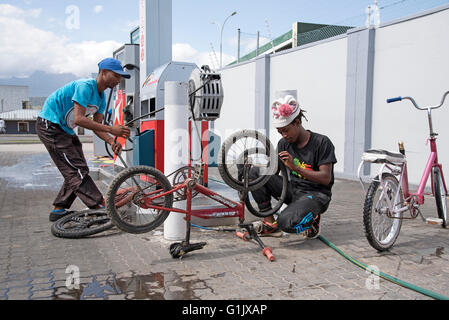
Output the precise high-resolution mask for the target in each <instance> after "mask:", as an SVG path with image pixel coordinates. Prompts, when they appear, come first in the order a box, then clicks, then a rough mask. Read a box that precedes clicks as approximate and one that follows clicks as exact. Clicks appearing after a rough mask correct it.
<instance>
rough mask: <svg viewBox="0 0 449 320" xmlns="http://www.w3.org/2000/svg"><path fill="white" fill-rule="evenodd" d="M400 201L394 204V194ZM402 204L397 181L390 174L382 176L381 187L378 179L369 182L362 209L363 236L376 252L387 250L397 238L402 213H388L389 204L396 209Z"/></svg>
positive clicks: (402, 200) (402, 198)
mask: <svg viewBox="0 0 449 320" xmlns="http://www.w3.org/2000/svg"><path fill="white" fill-rule="evenodd" d="M398 190H399V192H400V199H399V200H398V201H399V202H398V203H395V196H396V193H397V192H398ZM402 203H404V197H403V195H402V191H401V190H400V186H399V183H398V180H397V179H396V178H395V176H394V175H392V174H390V173H384V174H382V185H380V182H379V177H376V178H375V179H374V180H373V182H371V184H370V186H369V188H368V191H367V193H366V197H365V204H364V207H363V224H364V227H365V235H366V238H367V239H368V242H369V243H370V245H371V246H372V247H373V248H374V249H376V250H378V251H386V250H389V249H390V248H391V247H392V246H393V244H394V243H395V241H396V239H397V238H398V236H399V232H400V231H401V225H402V212H400V213H393V212H390V209H389V204H391V206H392V208H395V209H397V208H398V207H400V206H402Z"/></svg>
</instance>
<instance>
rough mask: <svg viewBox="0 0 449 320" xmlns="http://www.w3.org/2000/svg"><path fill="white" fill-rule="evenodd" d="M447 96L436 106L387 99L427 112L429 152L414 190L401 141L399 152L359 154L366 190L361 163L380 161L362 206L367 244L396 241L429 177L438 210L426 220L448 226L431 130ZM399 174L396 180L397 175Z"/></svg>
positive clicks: (382, 247) (414, 211)
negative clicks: (436, 112)
mask: <svg viewBox="0 0 449 320" xmlns="http://www.w3.org/2000/svg"><path fill="white" fill-rule="evenodd" d="M447 95H449V91H448V92H445V93H444V95H443V98H442V99H441V103H440V104H439V105H437V106H428V107H424V108H421V107H419V105H418V104H417V103H416V101H415V100H414V99H413V98H412V97H397V98H391V99H388V100H387V103H393V102H399V101H402V100H409V101H411V102H412V104H413V105H414V106H415V108H416V109H418V110H424V111H427V116H428V122H429V130H430V134H429V141H430V155H429V158H428V161H427V164H426V166H425V170H424V173H423V175H422V177H421V181H420V183H419V187H418V189H417V191H416V192H414V193H413V192H411V191H410V188H409V182H408V174H407V159H406V155H405V148H404V144H403V142H399V153H394V152H389V151H386V150H368V151H366V152H365V153H363V155H362V161H361V163H360V166H359V168H358V177H359V179H360V182H361V184H362V188H363V190H364V191H365V187H364V185H363V181H362V178H361V170H362V167H363V165H364V164H365V163H366V162H368V163H376V164H381V167H380V169H379V173H378V175H377V176H376V177H375V178H374V179H373V180H372V181H371V183H370V185H369V188H368V191H367V192H366V196H365V202H364V207H363V224H364V229H365V235H366V237H367V240H368V242H369V243H370V245H371V246H372V247H373V248H375V249H377V250H378V251H386V250H389V249H390V248H391V247H392V246H393V245H394V243H395V241H396V240H397V238H398V236H399V233H400V230H401V226H402V220H404V219H415V218H416V217H418V215H420V216H421V218H422V219H423V221H424V222H426V219H425V218H424V216H423V215H422V213H421V211H420V206H421V205H423V204H424V196H425V195H427V194H425V193H424V191H425V187H426V184H427V180H428V178H429V176H430V177H431V186H432V194H433V196H434V197H435V201H436V207H437V212H438V218H439V219H437V220H431V219H428V222H433V223H438V224H441V226H442V227H443V228H447V226H448V217H447V198H446V197H447V195H448V193H447V187H446V182H445V180H444V175H443V169H442V165H441V164H440V163H439V162H438V152H437V145H436V140H437V135H438V134H437V133H435V132H434V131H433V124H432V110H435V109H438V108H440V107H441V106H442V105H443V104H444V101H445V99H446V97H447ZM397 177H399V179H398V178H397ZM406 211H409V213H410V217H404V216H403V213H404V212H406Z"/></svg>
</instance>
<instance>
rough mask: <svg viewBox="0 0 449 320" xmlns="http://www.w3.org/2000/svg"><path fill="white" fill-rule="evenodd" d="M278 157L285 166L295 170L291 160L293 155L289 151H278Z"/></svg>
mask: <svg viewBox="0 0 449 320" xmlns="http://www.w3.org/2000/svg"><path fill="white" fill-rule="evenodd" d="M279 158H280V159H281V161H282V163H283V164H284V165H285V166H286V167H287V168H289V169H290V170H292V171H295V170H296V165H295V162H294V161H293V157H292V156H291V154H290V153H288V152H287V151H282V152H281V153H279Z"/></svg>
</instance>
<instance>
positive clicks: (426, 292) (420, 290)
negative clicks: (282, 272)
mask: <svg viewBox="0 0 449 320" xmlns="http://www.w3.org/2000/svg"><path fill="white" fill-rule="evenodd" d="M209 180H211V181H215V182H217V183H221V184H225V183H224V182H223V181H220V180H216V179H211V178H209ZM192 226H193V227H196V228H201V229H206V230H214V229H212V228H205V227H199V226H195V225H192ZM318 239H320V240H321V241H322V242H323V243H325V244H326V245H327V246H329V247H330V248H332V249H334V250H335V251H337V252H338V253H339V254H340V255H341V256H343V257H344V258H345V259H346V260H348V261H350V262H352V263H353V264H355V265H356V266H358V267H359V268H362V269H364V270H366V271H369V272H371V273H373V274H375V275H377V276H378V277H381V278H382V279H385V280H387V281H390V282H392V283H394V284H397V285H400V286H402V287H404V288H407V289H410V290H413V291H416V292H418V293H421V294H423V295H425V296H428V297H431V298H433V299H436V300H449V297H446V296H443V295H441V294H438V293H435V292H433V291H430V290H427V289H424V288H421V287H418V286H416V285H414V284H411V283H408V282H405V281H402V280H400V279H397V278H395V277H392V276H390V275H388V274H385V273H383V272H380V271H376V270H373V269H371V268H369V267H368V266H366V265H365V264H363V263H361V262H359V261H357V260H355V259H354V258H353V257H351V256H349V255H347V254H345V253H344V252H343V251H341V250H340V249H338V248H337V247H336V246H335V245H334V244H333V243H332V242H330V241H329V240H327V239H326V238H324V237H323V236H319V237H318Z"/></svg>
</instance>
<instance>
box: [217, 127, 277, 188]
mask: <svg viewBox="0 0 449 320" xmlns="http://www.w3.org/2000/svg"><path fill="white" fill-rule="evenodd" d="M277 163H278V156H277V154H276V150H275V148H274V147H273V145H272V144H271V142H270V140H269V139H268V138H267V137H265V135H263V134H261V133H260V132H258V131H255V130H243V131H239V132H237V133H235V134H233V135H231V136H230V137H229V138H228V139H226V141H225V142H224V143H223V145H222V146H221V149H220V152H219V154H218V171H219V172H220V175H221V177H222V179H223V181H224V182H226V184H227V185H228V186H230V187H231V188H233V189H235V190H238V191H243V190H244V189H245V181H243V179H242V171H243V166H244V165H245V164H250V165H253V166H259V167H260V168H261V172H262V174H261V176H260V177H259V178H257V179H254V180H250V181H248V191H253V190H257V189H259V188H260V187H261V186H263V185H264V184H265V183H266V182H267V181H268V180H269V179H270V176H272V175H273V174H274V173H275V172H276V171H277Z"/></svg>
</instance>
